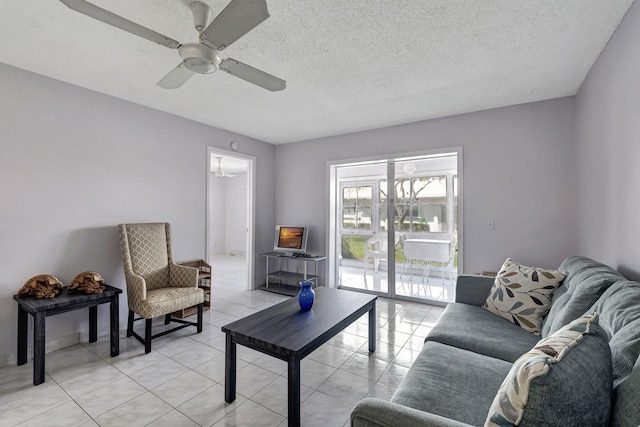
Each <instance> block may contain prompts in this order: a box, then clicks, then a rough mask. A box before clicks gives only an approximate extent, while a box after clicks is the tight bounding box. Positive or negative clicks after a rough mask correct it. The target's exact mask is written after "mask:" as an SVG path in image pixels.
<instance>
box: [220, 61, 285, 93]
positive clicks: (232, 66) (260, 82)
mask: <svg viewBox="0 0 640 427" xmlns="http://www.w3.org/2000/svg"><path fill="white" fill-rule="evenodd" d="M220 69H221V70H222V71H226V72H227V73H229V74H231V75H233V76H236V77H239V78H241V79H242V80H246V81H248V82H249V83H253V84H254V85H257V86H260V87H263V88H265V89H268V90H270V91H271V92H276V91H279V90H282V89H284V88H286V87H287V82H285V81H284V80H282V79H279V78H277V77H275V76H272V75H271V74H267V73H265V72H264V71H260V70H258V69H257V68H253V67H251V66H249V65H247V64H243V63H242V62H239V61H236V60H235V59H231V58H227V59H225V60H224V61H222V63H220Z"/></svg>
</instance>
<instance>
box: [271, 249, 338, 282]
mask: <svg viewBox="0 0 640 427" xmlns="http://www.w3.org/2000/svg"><path fill="white" fill-rule="evenodd" d="M261 255H262V256H263V257H265V258H266V260H267V274H266V276H265V288H266V289H269V285H270V284H276V283H277V284H284V285H289V286H295V287H296V288H297V287H298V282H301V281H302V280H311V281H312V282H314V286H318V263H319V262H320V261H324V260H325V259H327V257H326V256H322V255H314V256H312V255H309V254H304V255H303V254H296V253H294V254H291V255H287V254H286V253H282V252H267V253H264V254H261ZM275 261H277V263H276V262H275ZM300 263H302V264H300ZM310 263H312V264H313V266H314V268H313V273H309V268H308V265H309V264H310ZM275 264H277V266H276V265H275ZM290 264H292V265H290ZM300 267H302V272H300Z"/></svg>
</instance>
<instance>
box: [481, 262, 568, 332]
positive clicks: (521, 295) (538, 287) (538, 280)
mask: <svg viewBox="0 0 640 427" xmlns="http://www.w3.org/2000/svg"><path fill="white" fill-rule="evenodd" d="M565 276H566V273H564V272H561V271H554V270H544V269H542V268H535V267H530V266H528V265H521V264H518V263H517V262H516V261H514V260H512V259H511V258H507V260H506V261H505V262H504V264H502V268H501V269H500V272H499V273H498V275H497V276H496V280H495V281H494V282H493V286H492V287H491V291H490V292H489V297H487V300H486V301H485V302H484V308H486V309H487V310H489V311H490V312H492V313H493V314H496V315H498V316H501V317H504V318H505V319H507V320H509V321H510V322H512V323H515V324H516V325H518V326H520V327H522V328H524V329H526V330H527V331H529V332H533V333H534V334H536V335H540V330H541V329H542V316H544V314H545V313H546V312H547V311H549V307H550V305H551V296H552V295H553V292H555V290H556V289H558V286H559V285H560V282H562V280H563V279H564V278H565Z"/></svg>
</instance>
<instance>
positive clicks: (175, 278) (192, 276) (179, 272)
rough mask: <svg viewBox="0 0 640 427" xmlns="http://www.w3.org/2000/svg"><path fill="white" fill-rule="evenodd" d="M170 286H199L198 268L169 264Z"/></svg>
mask: <svg viewBox="0 0 640 427" xmlns="http://www.w3.org/2000/svg"><path fill="white" fill-rule="evenodd" d="M169 286H171V287H172V288H192V287H196V288H197V287H198V269H197V268H195V267H187V266H184V265H179V264H169Z"/></svg>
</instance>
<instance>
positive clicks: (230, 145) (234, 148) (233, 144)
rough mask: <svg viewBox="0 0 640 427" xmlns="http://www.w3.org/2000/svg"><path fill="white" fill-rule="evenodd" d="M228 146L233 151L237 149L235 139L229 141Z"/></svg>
mask: <svg viewBox="0 0 640 427" xmlns="http://www.w3.org/2000/svg"><path fill="white" fill-rule="evenodd" d="M229 148H231V149H232V150H233V151H238V143H237V142H235V141H231V142H230V143H229Z"/></svg>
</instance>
